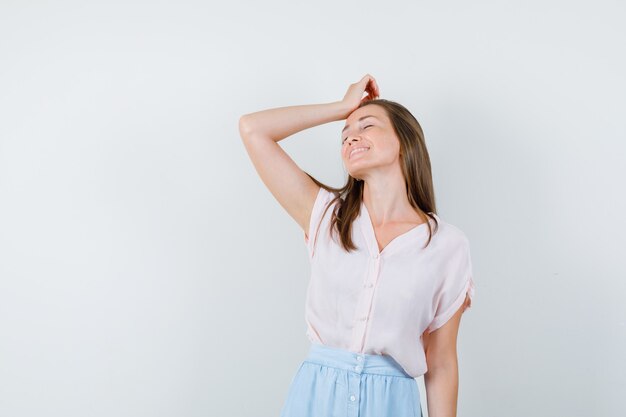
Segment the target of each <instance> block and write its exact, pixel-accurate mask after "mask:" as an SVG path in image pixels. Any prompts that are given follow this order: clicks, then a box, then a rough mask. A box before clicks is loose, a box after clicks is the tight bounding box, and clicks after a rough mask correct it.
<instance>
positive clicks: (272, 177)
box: [239, 75, 378, 233]
mask: <svg viewBox="0 0 626 417" xmlns="http://www.w3.org/2000/svg"><path fill="white" fill-rule="evenodd" d="M365 91H367V92H368V93H369V94H368V96H367V97H365V98H362V96H363V93H364V92H365ZM377 96H378V86H377V85H376V82H375V81H374V78H373V77H371V76H370V75H366V76H365V77H363V78H362V79H361V80H360V81H358V82H357V83H354V84H352V85H350V88H349V89H348V92H347V93H346V95H345V96H344V98H343V100H341V101H337V102H331V103H324V104H305V105H298V106H288V107H277V108H272V109H267V110H262V111H258V112H255V113H250V114H245V115H243V116H241V118H240V119H239V134H240V136H241V139H242V140H243V143H244V146H245V148H246V151H247V152H248V155H249V156H250V159H251V160H252V164H253V165H254V168H255V169H256V171H257V173H258V174H259V176H260V177H261V180H262V181H263V183H264V184H265V186H266V187H267V188H268V189H269V190H270V192H271V193H272V195H273V196H274V198H276V200H278V202H279V203H280V205H281V206H282V207H283V208H284V209H285V210H286V211H287V212H288V213H289V215H290V216H291V217H292V218H293V219H294V220H295V221H296V222H297V223H298V224H299V225H300V227H301V228H302V230H304V231H305V233H306V232H308V230H309V221H310V218H311V211H312V209H313V203H314V202H315V198H316V197H317V193H318V192H319V186H318V185H317V184H315V182H313V180H311V178H309V176H308V175H307V174H306V173H305V172H304V171H303V170H302V169H300V167H299V166H298V165H297V164H296V163H295V162H294V161H293V159H291V157H290V156H289V155H288V154H287V153H286V152H285V151H284V150H283V149H282V147H281V146H280V145H279V144H278V142H279V141H281V140H282V139H284V138H286V137H288V136H291V135H293V134H294V133H297V132H300V131H301V130H304V129H308V128H310V127H313V126H317V125H321V124H325V123H328V122H332V121H337V120H343V119H345V118H347V117H348V116H349V115H350V113H351V112H352V111H353V110H354V109H356V108H357V107H358V105H359V104H360V102H361V101H363V100H368V99H372V98H375V97H377Z"/></svg>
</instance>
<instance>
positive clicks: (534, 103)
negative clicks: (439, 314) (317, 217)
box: [0, 0, 626, 417]
mask: <svg viewBox="0 0 626 417" xmlns="http://www.w3.org/2000/svg"><path fill="white" fill-rule="evenodd" d="M625 11H626V6H624V3H623V2H619V1H608V0H604V1H594V2H591V1H587V2H582V1H545V0H542V1H537V0H533V1H517V2H504V1H491V2H467V1H439V2H432V1H429V2H425V1H404V2H398V1H387V2H385V3H383V2H379V1H376V2H372V1H351V2H330V1H316V2H294V1H265V2H255V1H248V2H228V3H211V2H206V1H205V2H201V1H196V2H191V1H176V2H174V1H159V2H148V1H145V2H138V1H123V2H121V1H120V2H111V1H107V2H104V1H102V2H99V3H98V2H84V1H75V2H71V1H56V2H35V1H19V2H18V1H6V0H2V2H1V3H0V415H2V416H7V417H18V416H20V417H21V416H29V417H30V416H32V417H35V416H37V417H38V416H63V417H74V416H76V417H79V416H80V417H84V416H116V417H125V416H129V417H131V416H132V417H138V416H150V417H152V416H185V417H187V416H189V417H196V416H229V417H239V416H250V417H259V416H268V417H269V416H278V413H279V411H280V407H281V406H282V404H283V401H284V399H285V396H286V391H287V387H288V384H289V383H290V381H291V378H292V376H293V375H294V372H295V371H296V368H297V366H298V365H299V363H300V361H301V360H302V359H303V358H304V355H305V354H306V352H307V349H308V346H309V342H308V340H307V339H306V336H305V330H306V327H305V323H304V297H305V290H306V285H307V282H308V274H309V264H308V260H307V257H306V249H305V245H304V239H303V232H302V230H301V229H300V228H299V226H298V225H297V223H296V222H295V221H293V220H292V219H291V217H289V216H288V214H287V213H286V212H284V211H283V210H282V208H281V206H279V205H278V203H277V202H276V201H275V200H274V199H273V197H272V195H271V194H270V193H269V191H268V190H267V189H266V188H265V187H264V185H263V183H262V182H261V181H260V179H259V177H258V176H257V174H256V172H255V171H254V168H253V166H252V163H251V162H250V160H249V158H248V156H247V154H246V152H245V149H244V147H243V144H242V143H241V140H240V138H239V132H238V119H239V117H240V116H241V115H242V114H245V113H249V112H253V111H257V110H261V109H265V108H270V107H281V106H288V105H297V104H314V103H326V102H332V101H337V100H340V99H341V98H342V97H343V95H344V93H345V91H346V90H347V88H348V86H349V84H351V83H353V82H356V81H358V80H359V79H360V78H361V77H362V76H363V75H364V74H366V73H370V74H372V75H373V76H374V77H376V79H377V81H378V83H379V85H380V90H381V97H382V98H387V99H390V100H394V101H398V102H400V103H402V104H404V105H405V106H406V107H408V108H409V109H410V110H411V111H412V112H413V114H414V115H415V116H416V117H417V119H418V120H419V121H420V123H421V124H422V126H423V128H424V131H425V134H426V141H427V145H428V149H429V152H430V156H431V160H432V164H433V175H434V182H435V190H436V197H437V208H438V211H439V214H440V216H441V217H442V218H443V219H444V220H445V221H447V222H449V223H452V224H454V225H456V226H457V227H459V228H461V229H462V230H463V231H464V232H465V233H466V234H467V236H468V238H469V239H470V243H471V250H472V257H473V258H472V259H473V267H474V274H475V282H476V293H475V299H474V304H473V306H472V309H470V310H468V311H467V312H466V314H465V315H464V316H463V320H462V324H461V329H460V334H459V345H458V349H459V372H460V386H459V402H458V416H459V417H470V416H475V417H501V416H506V417H525V416H531V415H532V416H534V417H543V416H545V417H554V416H592V415H593V416H607V417H609V416H610V417H618V416H623V415H625V414H626V411H625V410H626V406H624V405H623V394H624V392H625V391H626V380H625V379H626V377H625V376H624V375H626V360H625V359H624V352H626V304H625V303H624V294H625V293H626V266H625V264H624V258H625V255H626V250H625V249H626V242H625V238H624V236H626V221H625V220H624V213H625V212H626V193H625V192H624V189H625V188H626V187H625V181H624V178H626V165H625V164H624V158H625V156H626V135H625V134H624V115H625V110H626V105H625V98H624V97H625V96H626V81H625V78H624V74H625V73H626V59H625V57H624V51H625V50H626V45H625V44H626V29H625V28H626V26H624V20H625V17H626V13H625ZM343 124H344V122H343V121H342V122H334V123H331V124H327V125H323V126H318V127H315V128H312V129H309V130H306V131H304V132H300V133H298V134H296V135H294V136H292V137H290V138H287V139H285V140H284V141H282V142H281V146H284V148H285V149H286V150H287V151H288V152H289V154H290V155H291V156H292V157H293V159H294V160H295V161H296V162H297V163H298V164H299V165H300V167H301V168H302V169H304V170H306V171H307V172H309V173H311V174H312V175H314V176H315V177H316V178H318V179H319V180H321V181H323V182H325V183H327V184H330V185H333V186H340V185H342V184H343V183H344V181H345V178H346V172H345V170H344V167H343V166H342V162H341V158H340V155H339V151H340V139H341V137H340V132H341V128H342V127H343ZM418 382H419V384H420V392H421V395H422V402H423V408H424V413H425V415H426V411H427V409H426V398H425V391H424V386H423V379H422V378H418Z"/></svg>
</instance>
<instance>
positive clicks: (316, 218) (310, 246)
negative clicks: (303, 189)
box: [304, 187, 335, 258]
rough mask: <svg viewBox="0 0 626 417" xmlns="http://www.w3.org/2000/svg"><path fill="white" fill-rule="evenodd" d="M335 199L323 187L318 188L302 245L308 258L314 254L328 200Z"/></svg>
mask: <svg viewBox="0 0 626 417" xmlns="http://www.w3.org/2000/svg"><path fill="white" fill-rule="evenodd" d="M334 197H335V195H334V194H333V193H331V192H330V191H328V190H326V189H325V188H324V187H320V190H319V192H318V193H317V197H316V198H315V202H314V203H313V210H312V211H311V220H310V222H309V230H308V232H306V233H304V243H305V244H306V246H307V252H308V254H309V258H313V255H314V253H315V242H316V240H317V234H318V232H319V229H320V226H321V223H322V220H323V217H322V216H323V215H324V209H325V208H326V205H327V204H328V202H329V201H330V200H332V199H333V198H334Z"/></svg>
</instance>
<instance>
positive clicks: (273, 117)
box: [239, 101, 349, 142]
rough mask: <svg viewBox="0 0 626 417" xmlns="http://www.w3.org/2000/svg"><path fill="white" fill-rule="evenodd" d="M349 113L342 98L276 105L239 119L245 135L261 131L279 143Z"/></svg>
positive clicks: (241, 130) (241, 131)
mask: <svg viewBox="0 0 626 417" xmlns="http://www.w3.org/2000/svg"><path fill="white" fill-rule="evenodd" d="M348 114H349V110H347V109H346V106H345V104H343V103H342V102H340V101H336V102H332V103H323V104H304V105H299V106H288V107H277V108H272V109H267V110H261V111H258V112H255V113H250V114H245V115H243V116H241V119H240V120H239V130H240V134H241V136H242V138H243V137H244V136H247V135H251V134H261V135H263V136H266V137H269V138H271V139H272V140H274V141H275V142H278V141H280V140H282V139H284V138H286V137H288V136H291V135H293V134H294V133H297V132H300V131H301V130H305V129H308V128H310V127H313V126H317V125H321V124H325V123H328V122H334V121H338V120H343V119H345V118H346V117H347V116H348Z"/></svg>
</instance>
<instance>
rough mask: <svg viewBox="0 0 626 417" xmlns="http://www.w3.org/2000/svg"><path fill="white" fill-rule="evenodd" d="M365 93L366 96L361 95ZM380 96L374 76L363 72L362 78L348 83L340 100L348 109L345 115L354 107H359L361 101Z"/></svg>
mask: <svg viewBox="0 0 626 417" xmlns="http://www.w3.org/2000/svg"><path fill="white" fill-rule="evenodd" d="M364 93H367V96H365V97H363V94H364ZM379 96H380V90H379V88H378V84H377V83H376V80H375V79H374V77H372V76H371V75H369V74H365V76H364V77H363V78H361V79H360V80H359V81H357V82H356V83H354V84H350V87H349V88H348V91H347V92H346V95H345V96H344V97H343V100H341V102H342V103H344V104H345V105H346V108H347V109H348V110H349V111H348V113H347V114H346V117H348V115H350V113H352V112H353V111H354V110H355V109H357V108H358V107H359V105H360V104H361V103H362V102H365V101H368V100H373V99H376V98H378V97H379Z"/></svg>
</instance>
